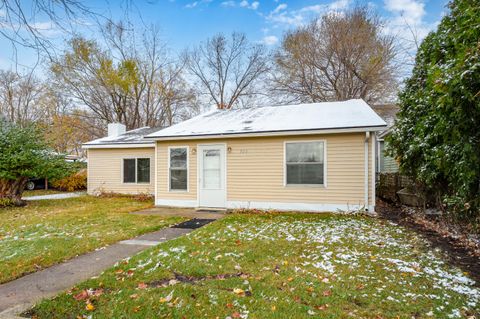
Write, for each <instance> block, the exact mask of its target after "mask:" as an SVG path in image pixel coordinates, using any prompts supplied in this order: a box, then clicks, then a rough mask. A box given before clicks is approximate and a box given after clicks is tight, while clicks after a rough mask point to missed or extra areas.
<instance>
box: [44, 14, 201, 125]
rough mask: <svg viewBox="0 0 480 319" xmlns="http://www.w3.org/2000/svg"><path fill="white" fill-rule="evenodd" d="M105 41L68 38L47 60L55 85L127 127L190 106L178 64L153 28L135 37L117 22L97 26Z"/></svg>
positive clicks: (158, 120) (166, 120) (159, 120)
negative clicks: (52, 59)
mask: <svg viewBox="0 0 480 319" xmlns="http://www.w3.org/2000/svg"><path fill="white" fill-rule="evenodd" d="M102 34H103V39H104V43H105V46H104V47H102V46H100V45H99V44H98V42H96V41H89V40H86V39H83V38H73V39H72V40H71V41H70V46H71V47H70V49H69V50H68V51H67V52H66V53H65V54H64V55H63V56H62V57H61V58H59V59H57V60H56V61H55V62H54V63H53V65H52V73H53V75H54V78H55V82H56V84H57V85H58V87H59V88H61V89H63V90H64V91H65V92H67V93H68V94H70V95H71V96H72V97H74V99H75V100H76V101H78V102H79V103H80V104H83V105H85V106H86V107H88V109H89V110H90V111H91V113H93V115H95V116H97V117H98V118H99V119H101V120H102V121H104V123H105V122H121V123H124V124H126V126H127V128H129V129H133V128H138V127H141V126H145V125H148V126H164V125H171V124H172V123H173V122H175V121H176V119H177V118H176V116H177V114H179V111H178V110H179V109H183V111H185V113H189V112H195V106H196V99H195V95H194V94H193V93H192V89H191V88H190V87H189V86H188V84H187V82H186V81H185V79H184V76H183V69H184V65H183V64H182V63H178V62H176V61H175V60H174V59H172V58H171V57H169V55H168V54H167V52H166V49H165V44H164V43H163V42H162V41H161V40H160V34H159V32H158V30H157V29H156V28H153V27H152V28H150V29H148V32H145V33H144V34H143V35H142V36H140V37H139V38H140V39H141V41H140V42H139V41H137V34H136V33H135V32H134V30H133V28H132V27H131V26H129V25H125V24H123V23H119V24H111V23H110V24H107V25H106V26H105V27H104V28H102Z"/></svg>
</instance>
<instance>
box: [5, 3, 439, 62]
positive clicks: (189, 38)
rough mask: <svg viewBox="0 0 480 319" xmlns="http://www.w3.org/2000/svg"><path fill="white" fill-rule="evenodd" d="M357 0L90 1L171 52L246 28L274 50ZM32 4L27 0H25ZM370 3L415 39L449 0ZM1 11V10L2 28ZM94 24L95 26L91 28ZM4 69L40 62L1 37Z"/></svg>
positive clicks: (50, 28)
mask: <svg viewBox="0 0 480 319" xmlns="http://www.w3.org/2000/svg"><path fill="white" fill-rule="evenodd" d="M356 2H359V1H355V0H350V1H349V0H337V1H328V0H323V1H319V0H295V1H286V0H285V1H282V0H256V1H251V0H250V1H248V0H134V1H133V0H130V1H125V0H124V1H113V0H111V1H105V0H97V1H86V2H85V4H86V5H87V6H88V7H89V8H91V9H92V10H93V11H95V12H97V13H100V14H102V15H104V16H106V17H109V18H112V19H114V20H118V19H119V18H121V17H124V16H125V12H128V16H129V18H130V19H131V20H132V21H133V22H134V23H135V24H136V25H138V26H139V28H140V26H141V24H142V23H141V21H143V23H144V24H147V25H148V24H155V25H157V26H158V27H160V29H161V30H162V35H163V37H164V39H165V41H166V42H167V43H168V46H169V47H170V48H171V49H172V51H173V52H181V51H182V50H183V49H184V48H186V47H188V46H192V45H195V44H197V43H199V42H201V41H202V40H204V39H206V38H207V37H210V36H212V35H214V34H216V33H219V32H224V33H230V32H232V31H240V32H245V33H246V34H247V36H248V38H249V39H250V40H251V41H256V42H262V43H264V44H266V45H267V46H269V47H270V48H274V47H275V46H276V45H278V43H279V41H280V40H281V37H282V34H283V32H284V31H285V30H288V29H290V28H294V27H297V26H300V25H302V24H304V23H306V22H308V21H309V20H310V19H312V17H314V16H316V15H320V14H323V13H326V12H329V11H341V10H344V9H347V8H348V7H349V6H352V5H354V4H355V3H356ZM24 3H25V5H26V6H28V1H24ZM360 3H366V4H368V5H369V6H372V7H373V8H375V10H376V11H377V12H378V13H379V14H380V15H381V16H382V17H383V18H384V19H385V21H386V22H387V25H386V30H385V32H389V33H391V34H395V35H396V36H398V37H399V38H401V39H407V40H411V39H412V32H411V30H412V29H414V30H416V33H417V34H418V36H419V37H420V38H422V37H424V36H425V35H426V34H427V33H428V32H429V31H430V30H432V29H433V28H435V26H436V24H437V23H438V22H439V21H440V19H441V17H442V15H443V14H444V13H445V12H446V10H447V9H446V7H445V6H446V4H447V3H448V1H447V0H374V1H368V2H366V1H365V2H361V1H360ZM1 17H2V10H1V9H0V28H2V27H4V26H2V24H1ZM35 24H36V25H37V26H38V27H39V28H40V29H41V30H42V32H43V33H44V34H45V35H47V36H49V37H50V38H51V39H52V40H53V41H54V42H55V44H56V46H57V47H58V48H60V49H61V48H62V45H63V41H64V39H65V38H66V36H65V34H64V33H63V32H62V31H60V30H59V29H58V28H56V27H55V25H54V24H52V23H51V22H50V21H49V20H48V19H47V18H44V19H42V17H38V16H37V18H36V20H35ZM89 25H91V26H89ZM94 29H95V27H94V26H93V23H92V22H90V21H83V23H82V25H79V26H78V27H77V30H76V31H77V32H80V33H84V34H86V35H87V36H89V37H94V36H95V32H94ZM0 48H1V50H0V68H3V69H8V68H10V67H11V66H12V65H13V62H12V61H14V60H15V56H16V57H17V60H18V61H19V63H20V64H22V65H25V66H30V65H33V64H35V62H36V61H37V59H36V55H35V54H34V52H33V51H32V50H29V49H25V48H22V47H19V46H17V50H16V52H15V51H14V50H13V48H12V46H11V43H10V42H9V41H8V40H7V39H5V38H3V37H0Z"/></svg>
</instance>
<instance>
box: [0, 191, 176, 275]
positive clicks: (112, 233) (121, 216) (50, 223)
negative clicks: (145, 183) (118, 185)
mask: <svg viewBox="0 0 480 319" xmlns="http://www.w3.org/2000/svg"><path fill="white" fill-rule="evenodd" d="M151 206H152V202H151V201H146V202H145V201H144V202H141V201H136V200H134V199H131V198H126V197H117V198H96V197H91V196H81V197H77V198H69V199H62V200H42V201H32V202H29V203H28V205H27V206H26V207H17V208H2V209H0V247H1V249H0V283H1V282H6V281H9V280H12V279H15V278H17V277H19V276H22V275H23V274H25V273H29V272H33V271H36V270H38V269H41V268H44V267H47V266H50V265H53V264H55V263H58V262H61V261H63V260H66V259H69V258H71V257H74V256H76V255H78V254H82V253H85V252H88V251H92V250H94V249H96V248H100V247H103V246H105V245H108V244H111V243H114V242H116V241H119V240H122V239H127V238H131V237H134V236H136V235H138V234H142V233H145V232H149V231H154V230H157V229H160V228H163V227H165V226H167V225H170V224H173V223H176V222H179V221H180V220H181V218H168V219H165V218H162V217H154V216H139V215H132V214H128V213H129V212H131V211H135V210H139V209H142V208H147V207H151Z"/></svg>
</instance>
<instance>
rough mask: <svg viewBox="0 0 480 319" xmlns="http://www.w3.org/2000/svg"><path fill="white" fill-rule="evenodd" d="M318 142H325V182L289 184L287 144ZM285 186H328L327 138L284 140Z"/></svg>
mask: <svg viewBox="0 0 480 319" xmlns="http://www.w3.org/2000/svg"><path fill="white" fill-rule="evenodd" d="M316 142H321V143H323V184H287V144H295V143H297V144H299V143H316ZM283 186H284V187H321V188H327V140H298V141H297V140H289V141H284V142H283Z"/></svg>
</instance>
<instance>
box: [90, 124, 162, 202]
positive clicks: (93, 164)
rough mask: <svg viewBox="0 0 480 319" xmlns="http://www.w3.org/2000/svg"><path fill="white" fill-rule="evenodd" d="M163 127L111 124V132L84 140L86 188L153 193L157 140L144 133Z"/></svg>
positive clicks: (93, 191)
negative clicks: (100, 136) (150, 139)
mask: <svg viewBox="0 0 480 319" xmlns="http://www.w3.org/2000/svg"><path fill="white" fill-rule="evenodd" d="M159 129H160V128H150V127H142V128H139V129H136V130H131V131H128V132H126V129H125V125H123V124H120V123H111V124H108V136H107V137H104V138H99V139H96V140H93V141H90V142H88V143H85V144H83V148H84V149H86V150H87V162H88V165H87V175H88V179H87V191H88V193H89V194H95V193H99V192H112V193H122V194H139V193H144V194H152V195H154V190H155V186H154V180H155V176H154V171H155V162H154V160H155V143H154V142H153V141H149V140H145V139H144V138H143V137H144V136H145V135H147V134H150V133H152V132H155V131H158V130H159Z"/></svg>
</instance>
